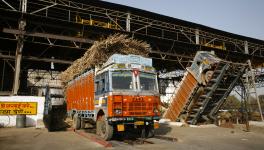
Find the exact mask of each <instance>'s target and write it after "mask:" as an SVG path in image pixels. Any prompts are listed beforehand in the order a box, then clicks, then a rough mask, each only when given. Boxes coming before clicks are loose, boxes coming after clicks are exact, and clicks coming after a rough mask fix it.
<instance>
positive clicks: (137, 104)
mask: <svg viewBox="0 0 264 150" xmlns="http://www.w3.org/2000/svg"><path fill="white" fill-rule="evenodd" d="M65 94H66V101H67V112H68V115H69V116H71V117H72V119H73V127H74V128H75V129H80V128H84V127H85V125H86V123H92V124H95V125H96V133H97V134H98V135H99V136H101V137H102V138H103V139H105V140H110V139H111V138H112V136H113V134H115V133H117V132H125V131H126V130H137V131H142V132H143V133H144V134H145V136H146V137H150V136H154V129H155V128H158V126H159V124H158V120H159V119H160V110H159V108H160V97H159V91H158V82H157V74H156V72H155V69H154V68H153V67H152V59H149V58H144V57H142V56H138V55H120V54H114V55H112V56H111V57H110V58H109V59H108V60H107V62H106V63H104V64H103V65H102V67H100V68H96V67H95V68H90V69H87V70H86V71H85V72H83V73H82V74H80V75H79V76H77V77H75V78H74V79H73V80H72V81H70V82H68V84H67V87H66V91H65Z"/></svg>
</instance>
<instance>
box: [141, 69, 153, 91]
mask: <svg viewBox="0 0 264 150" xmlns="http://www.w3.org/2000/svg"><path fill="white" fill-rule="evenodd" d="M139 78H140V89H141V90H142V91H156V90H157V87H156V75H155V74H151V73H144V72H141V73H140V75H139Z"/></svg>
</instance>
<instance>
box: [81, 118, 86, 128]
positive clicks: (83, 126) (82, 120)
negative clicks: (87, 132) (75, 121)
mask: <svg viewBox="0 0 264 150" xmlns="http://www.w3.org/2000/svg"><path fill="white" fill-rule="evenodd" d="M85 124H86V123H85V120H84V119H81V129H84V128H85Z"/></svg>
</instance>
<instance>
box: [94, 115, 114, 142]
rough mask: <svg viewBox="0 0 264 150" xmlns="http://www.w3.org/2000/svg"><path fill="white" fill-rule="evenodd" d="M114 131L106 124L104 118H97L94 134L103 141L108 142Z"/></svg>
mask: <svg viewBox="0 0 264 150" xmlns="http://www.w3.org/2000/svg"><path fill="white" fill-rule="evenodd" d="M113 133H114V129H113V126H112V125H109V124H108V121H107V120H105V117H104V116H100V117H98V119H97V121H96V134H97V135H99V136H100V137H101V138H103V139H104V140H107V141H108V140H110V139H111V138H112V137H113Z"/></svg>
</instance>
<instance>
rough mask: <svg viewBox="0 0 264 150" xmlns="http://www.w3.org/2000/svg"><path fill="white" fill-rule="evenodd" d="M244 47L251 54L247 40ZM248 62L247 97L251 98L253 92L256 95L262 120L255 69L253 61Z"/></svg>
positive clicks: (262, 119)
mask: <svg viewBox="0 0 264 150" xmlns="http://www.w3.org/2000/svg"><path fill="white" fill-rule="evenodd" d="M244 48H245V53H246V54H249V51H248V42H247V41H245V42H244ZM247 63H248V66H249V68H248V69H247V70H246V85H247V87H246V88H247V89H246V91H247V97H246V98H247V100H249V96H250V94H251V93H252V94H254V95H255V97H256V100H257V103H258V108H259V113H260V117H261V121H264V118H263V114H262V113H263V112H262V108H261V105H260V101H259V97H258V93H257V89H256V83H255V75H254V70H253V68H252V65H251V61H250V60H247ZM250 85H251V86H250ZM251 89H253V91H251Z"/></svg>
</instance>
